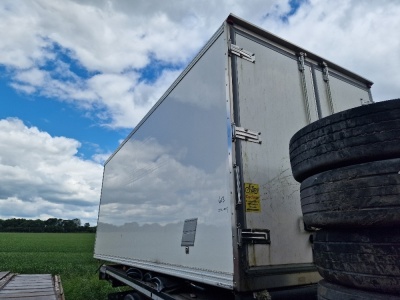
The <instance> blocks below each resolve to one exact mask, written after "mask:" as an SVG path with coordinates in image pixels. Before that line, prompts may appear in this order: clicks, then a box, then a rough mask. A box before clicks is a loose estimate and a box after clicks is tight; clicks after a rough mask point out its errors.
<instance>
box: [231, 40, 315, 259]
mask: <svg viewBox="0 0 400 300" xmlns="http://www.w3.org/2000/svg"><path fill="white" fill-rule="evenodd" d="M236 41H237V42H236V43H237V44H238V45H239V46H240V47H243V48H244V49H246V50H247V51H250V52H252V53H255V63H250V62H248V61H246V60H243V59H238V61H237V72H238V90H239V93H238V94H239V108H238V109H239V110H240V125H241V126H242V127H245V128H248V129H249V130H253V131H256V132H261V136H260V137H261V140H262V144H261V145H260V144H256V143H251V142H246V141H242V142H241V143H242V165H243V166H242V168H243V181H244V183H251V184H256V185H258V187H259V197H258V199H257V197H255V199H252V201H254V202H255V205H254V207H253V208H251V207H248V208H246V209H245V210H246V211H247V212H246V225H247V228H254V229H269V230H270V237H271V244H269V245H268V244H266V245H262V244H260V245H249V246H248V263H249V266H250V267H252V266H254V267H255V266H263V265H268V266H272V265H287V264H300V263H312V261H313V260H312V251H311V245H310V243H309V241H308V238H309V233H306V232H305V231H304V229H303V226H302V217H301V216H302V213H301V208H300V200H299V197H300V196H299V194H300V193H299V184H298V183H297V182H296V181H294V179H293V177H292V173H291V169H290V162H289V140H290V137H291V136H292V135H293V134H294V133H295V132H296V131H297V130H298V129H300V128H301V127H303V126H305V125H307V124H308V122H309V121H308V117H307V108H306V105H305V102H304V91H303V86H302V79H301V74H300V71H299V69H298V64H297V60H296V58H295V57H293V56H290V55H282V53H280V52H278V51H275V50H274V49H271V48H268V47H266V46H265V45H263V44H262V43H258V42H257V41H253V40H250V39H248V38H246V37H244V36H241V35H239V34H237V35H236ZM310 80H311V72H310V71H309V68H306V82H307V89H308V97H309V100H312V101H315V98H314V95H313V92H312V88H311V83H310ZM310 109H311V111H310V112H312V119H315V118H316V113H317V112H316V109H315V105H313V106H311V107H310ZM250 198H254V196H252V195H249V196H247V195H246V191H245V201H247V202H249V201H248V200H249V199H250ZM257 202H259V203H258V204H257Z"/></svg>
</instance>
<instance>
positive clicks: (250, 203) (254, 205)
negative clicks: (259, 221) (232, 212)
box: [244, 182, 261, 212]
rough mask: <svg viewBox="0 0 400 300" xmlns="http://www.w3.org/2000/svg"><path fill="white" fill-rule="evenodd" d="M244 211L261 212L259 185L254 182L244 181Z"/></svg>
mask: <svg viewBox="0 0 400 300" xmlns="http://www.w3.org/2000/svg"><path fill="white" fill-rule="evenodd" d="M244 197H245V201H246V212H261V203H260V187H259V185H258V184H255V183H246V182H245V183H244Z"/></svg>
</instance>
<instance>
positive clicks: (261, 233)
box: [238, 228, 271, 246]
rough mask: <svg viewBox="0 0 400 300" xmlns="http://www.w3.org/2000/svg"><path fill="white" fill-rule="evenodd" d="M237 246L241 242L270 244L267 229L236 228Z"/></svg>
mask: <svg viewBox="0 0 400 300" xmlns="http://www.w3.org/2000/svg"><path fill="white" fill-rule="evenodd" d="M238 237H239V242H238V244H239V246H241V245H242V244H271V236H270V230H269V229H250V228H248V229H241V228H238Z"/></svg>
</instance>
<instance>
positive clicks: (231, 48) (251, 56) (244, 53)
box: [229, 42, 256, 63]
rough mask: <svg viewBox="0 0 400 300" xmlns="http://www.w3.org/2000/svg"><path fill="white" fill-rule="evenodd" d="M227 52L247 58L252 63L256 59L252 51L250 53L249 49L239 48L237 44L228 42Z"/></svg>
mask: <svg viewBox="0 0 400 300" xmlns="http://www.w3.org/2000/svg"><path fill="white" fill-rule="evenodd" d="M229 52H230V53H231V54H234V55H236V56H239V57H241V58H243V59H245V60H248V61H250V62H252V63H254V62H255V61H256V57H255V54H254V53H251V52H250V51H246V50H244V49H243V48H240V47H239V46H237V45H235V44H232V43H231V42H229Z"/></svg>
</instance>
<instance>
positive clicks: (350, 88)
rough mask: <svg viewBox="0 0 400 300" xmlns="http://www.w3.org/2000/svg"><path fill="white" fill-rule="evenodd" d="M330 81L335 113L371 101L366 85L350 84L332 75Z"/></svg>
mask: <svg viewBox="0 0 400 300" xmlns="http://www.w3.org/2000/svg"><path fill="white" fill-rule="evenodd" d="M329 82H330V86H331V91H332V99H333V108H334V112H335V113H336V112H339V111H343V110H346V109H350V108H353V107H355V106H360V105H361V104H362V103H364V101H365V102H367V103H368V102H369V99H370V97H369V93H368V89H367V88H366V87H364V88H362V87H359V86H356V85H352V84H349V83H347V82H346V81H343V80H341V79H339V78H336V77H334V76H330V79H329Z"/></svg>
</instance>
